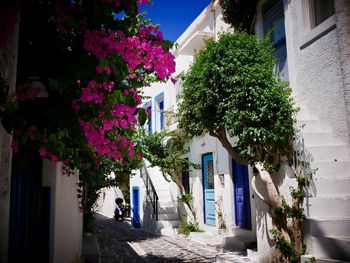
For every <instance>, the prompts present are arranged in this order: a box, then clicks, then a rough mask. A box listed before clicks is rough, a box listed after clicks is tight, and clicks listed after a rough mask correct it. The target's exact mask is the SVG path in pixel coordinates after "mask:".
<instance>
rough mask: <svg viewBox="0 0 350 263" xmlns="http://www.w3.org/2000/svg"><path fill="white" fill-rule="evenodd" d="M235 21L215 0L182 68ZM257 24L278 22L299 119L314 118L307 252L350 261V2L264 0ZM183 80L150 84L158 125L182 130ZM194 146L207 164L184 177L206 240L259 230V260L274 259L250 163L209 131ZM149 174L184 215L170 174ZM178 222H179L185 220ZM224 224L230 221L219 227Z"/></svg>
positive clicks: (276, 34)
mask: <svg viewBox="0 0 350 263" xmlns="http://www.w3.org/2000/svg"><path fill="white" fill-rule="evenodd" d="M228 28H229V26H228V25H227V24H225V23H224V22H223V21H222V14H221V9H220V6H219V4H218V1H213V2H212V3H211V4H210V5H209V6H208V7H207V8H206V9H205V10H203V12H202V13H201V14H200V15H199V16H198V17H197V19H196V20H195V21H194V22H193V23H192V24H191V25H190V26H189V27H188V28H187V30H186V31H185V32H184V33H183V34H182V35H181V36H180V38H179V39H178V40H177V41H176V42H177V43H178V47H177V49H175V50H174V52H173V53H174V55H175V61H176V73H175V76H176V77H179V76H181V75H182V73H184V72H186V71H187V70H188V68H189V66H190V65H191V63H193V61H194V55H195V53H196V52H197V51H198V50H200V49H201V48H202V47H203V45H204V41H205V39H206V38H209V37H213V38H217V37H218V33H219V32H220V31H222V30H227V29H228ZM255 29H256V34H257V36H258V37H263V35H264V34H266V32H268V31H269V30H271V29H272V30H273V31H272V37H273V41H274V45H275V53H274V55H275V57H276V58H277V66H278V68H279V70H280V71H281V72H282V73H283V78H284V79H285V80H287V81H289V83H290V86H291V88H292V90H293V97H294V99H295V102H296V104H297V106H298V107H300V112H299V114H298V125H305V127H304V128H303V129H302V137H303V139H304V140H303V141H304V146H305V152H306V153H307V159H308V161H310V162H311V167H312V168H317V169H318V171H317V172H316V175H315V178H314V180H313V182H312V184H311V186H310V188H309V189H307V193H308V196H307V198H306V200H305V214H306V217H307V220H306V224H305V225H306V226H305V240H306V243H307V254H308V255H307V256H305V257H303V258H304V259H305V258H308V257H312V256H314V257H315V258H316V260H319V262H321V259H322V260H324V261H322V262H343V261H345V260H346V261H350V151H349V150H350V148H349V146H350V141H349V135H350V122H349V116H350V114H349V113H350V92H349V91H350V2H349V1H345V0H325V1H317V0H306V1H303V0H295V1H290V0H284V1H283V0H280V1H272V0H270V1H259V3H258V5H257V17H256V23H255ZM178 79H179V80H178V82H177V83H176V84H175V85H174V84H172V83H171V82H170V81H169V82H167V83H164V84H160V83H157V84H153V85H152V86H151V87H147V88H145V89H144V92H145V95H146V96H149V97H150V99H148V100H147V101H145V104H144V107H146V108H148V107H150V108H151V109H152V122H151V123H150V125H149V127H147V129H148V130H149V131H160V130H161V129H162V128H163V127H164V128H166V129H168V130H171V131H174V130H176V129H177V124H176V120H175V119H174V118H173V114H172V113H175V112H176V110H177V102H178V95H179V94H180V93H181V80H180V78H178ZM208 99H210V98H208ZM163 111H164V112H163ZM189 147H190V152H189V154H188V158H189V159H190V160H191V161H192V162H193V163H197V164H200V165H201V169H198V170H193V171H191V172H190V173H189V178H188V181H187V180H185V181H186V182H188V183H187V184H188V186H187V188H189V192H191V193H192V194H193V196H194V200H193V203H194V207H195V209H196V211H197V220H198V221H199V225H200V227H201V228H203V229H205V230H206V234H207V236H205V237H207V240H209V239H210V238H208V237H210V235H209V234H213V236H212V237H213V238H211V239H210V241H208V242H211V243H215V242H217V243H219V240H220V239H216V236H217V235H216V234H217V233H220V234H221V236H222V237H225V238H226V239H225V238H224V243H225V242H226V245H227V246H228V247H229V246H234V245H237V242H235V241H233V242H231V243H230V241H229V240H231V241H232V240H234V239H230V238H229V237H231V236H236V237H237V236H240V237H241V238H243V240H244V241H254V238H253V239H252V237H256V240H257V250H258V252H257V255H256V259H257V261H258V262H272V259H271V251H272V246H273V241H272V236H271V235H270V233H269V230H270V229H271V218H270V216H269V214H268V208H267V206H266V205H265V204H264V203H263V201H261V200H260V199H259V198H258V196H257V195H256V194H255V193H254V192H253V190H252V188H251V183H250V182H251V178H252V173H251V169H250V168H249V167H244V166H240V165H237V164H235V163H234V162H232V159H231V158H230V156H229V154H228V153H227V152H226V150H225V149H224V148H223V147H222V146H221V143H220V142H219V141H218V140H217V139H215V138H213V137H211V136H209V135H203V136H202V137H198V138H194V139H193V140H191V142H190V143H189ZM157 173H158V175H156V174H157ZM148 174H149V177H150V178H151V181H152V182H153V186H154V188H155V192H156V193H157V194H158V198H159V203H162V202H163V201H164V200H166V202H167V205H168V207H173V209H174V210H176V209H177V217H176V216H173V217H171V220H170V219H169V220H170V221H174V222H175V220H177V222H178V220H179V219H180V217H181V215H182V210H181V209H180V210H179V208H177V204H178V203H177V202H176V199H177V195H178V191H177V190H176V187H175V184H173V183H171V184H169V183H166V181H162V176H159V170H158V171H157V169H156V168H151V169H150V168H148ZM281 174H282V175H283V171H281ZM139 175H140V174H137V175H136V176H134V177H133V178H132V180H131V204H132V205H133V201H132V200H133V198H134V197H133V194H134V195H136V194H137V195H138V204H139V207H138V208H137V209H139V210H138V212H137V213H138V214H139V216H140V218H139V221H140V222H139V223H140V226H141V227H144V228H147V224H145V225H143V218H147V216H145V214H147V211H153V210H152V209H150V210H147V209H146V205H145V204H150V203H151V202H146V201H147V200H148V201H149V198H148V197H147V196H148V195H147V191H146V190H145V183H144V180H142V179H141V177H140V176H139ZM281 178H282V182H281V185H280V189H279V190H280V193H281V194H283V195H288V192H289V191H288V186H289V185H290V184H293V181H294V179H293V178H289V177H288V176H282V177H281ZM133 189H136V191H135V192H134V193H133ZM137 189H139V190H137ZM166 193H168V194H166ZM160 206H161V205H160ZM174 214H176V213H175V212H174ZM154 218H155V217H154ZM164 218H167V217H166V216H165V217H164ZM164 218H163V219H164ZM158 221H161V220H158ZM174 222H172V224H171V225H172V226H177V224H176V223H174ZM223 222H224V225H225V226H226V229H225V230H220V228H223V224H222V223H223ZM157 224H158V225H159V223H155V224H154V225H157ZM163 226H165V223H163ZM159 227H160V228H161V226H159ZM158 232H159V231H158ZM160 232H161V231H160ZM165 232H167V231H165ZM167 233H171V231H170V232H169V231H168V232H167ZM202 235H205V234H202ZM192 236H193V237H195V234H193V235H192ZM213 240H214V241H213ZM225 240H226V241H225ZM239 240H240V239H239ZM202 241H203V240H202ZM221 241H222V240H221ZM236 241H237V240H236ZM248 243H249V242H248ZM245 244H247V242H245ZM237 246H239V245H237ZM240 249H241V248H240ZM304 259H303V260H304ZM332 260H334V261H332Z"/></svg>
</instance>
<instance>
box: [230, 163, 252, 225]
mask: <svg viewBox="0 0 350 263" xmlns="http://www.w3.org/2000/svg"><path fill="white" fill-rule="evenodd" d="M232 164H233V167H232V168H233V181H234V195H235V196H234V197H235V211H236V213H235V217H236V225H237V226H239V227H241V228H245V229H251V217H250V199H249V176H248V166H247V165H241V164H238V163H236V162H234V161H233V160H232Z"/></svg>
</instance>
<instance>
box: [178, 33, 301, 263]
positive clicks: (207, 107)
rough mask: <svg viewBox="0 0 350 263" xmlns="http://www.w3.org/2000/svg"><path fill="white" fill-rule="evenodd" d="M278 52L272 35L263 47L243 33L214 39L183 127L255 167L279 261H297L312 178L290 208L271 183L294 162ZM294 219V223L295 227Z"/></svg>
mask: <svg viewBox="0 0 350 263" xmlns="http://www.w3.org/2000/svg"><path fill="white" fill-rule="evenodd" d="M272 52H273V48H272V47H271V45H270V41H269V37H265V38H264V39H263V40H262V41H259V40H258V39H257V38H256V37H255V36H252V35H249V34H247V33H243V32H236V33H234V34H233V33H224V34H222V35H221V36H220V38H219V40H218V41H217V42H215V41H214V40H209V41H208V42H207V43H206V45H205V48H204V49H203V50H201V51H200V52H199V53H198V54H197V56H196V58H195V63H194V64H193V65H192V66H191V68H190V69H189V71H188V72H187V74H186V75H185V77H184V84H183V93H182V99H183V100H182V101H181V103H180V105H179V113H178V121H179V127H180V129H182V130H183V131H184V132H185V134H186V135H189V136H191V137H194V136H200V135H202V134H203V133H209V134H210V135H211V136H214V137H215V138H217V139H218V140H219V141H220V142H221V143H222V145H223V147H224V148H225V149H226V150H227V151H228V152H229V154H230V155H231V156H232V158H233V159H234V160H235V161H236V162H238V163H241V164H249V165H251V166H252V167H254V173H255V175H258V176H259V177H260V179H261V181H262V182H263V183H264V184H265V186H266V193H264V196H261V198H263V199H264V200H265V201H266V203H267V204H268V205H269V206H270V207H271V216H272V221H273V222H272V223H273V227H274V230H275V234H274V233H272V234H273V235H274V237H275V240H276V244H277V246H276V247H277V250H276V251H277V253H276V257H277V258H278V260H279V262H298V260H299V258H300V255H301V254H302V253H303V246H302V239H301V235H300V228H301V224H300V222H301V219H302V214H303V213H302V207H301V204H302V200H303V196H302V193H303V189H302V188H303V186H304V185H305V183H306V180H305V179H304V180H303V179H302V178H304V175H302V174H301V175H300V181H301V182H302V183H301V184H299V186H298V189H294V194H293V195H292V197H293V198H294V199H293V206H292V207H289V206H288V204H287V203H286V202H284V201H283V198H282V197H280V196H279V192H278V188H277V186H276V184H275V183H274V180H273V177H275V176H277V175H278V170H279V168H280V165H281V163H282V162H283V161H284V160H288V159H289V160H290V159H291V158H290V157H291V154H292V153H293V141H294V139H295V136H296V129H295V128H294V126H295V123H296V112H297V108H296V107H295V105H294V102H293V99H292V98H291V96H290V95H291V89H290V88H289V87H288V86H287V83H286V82H283V81H281V80H280V78H279V76H278V75H277V74H276V72H275V68H274V65H275V59H274V58H273V56H272ZM233 141H235V144H233V143H232V142H233ZM254 179H255V177H254ZM294 201H295V202H294ZM291 211H292V212H291ZM288 218H292V219H293V220H294V221H295V224H294V225H293V229H290V228H289V227H288V225H287V220H288ZM277 237H278V238H277ZM278 239H279V240H283V241H286V242H285V243H286V244H283V245H282V246H279V245H278V244H282V243H283V242H278ZM287 245H288V249H284V250H283V248H285V247H286V246H287ZM285 251H287V252H286V253H285ZM288 253H289V254H288ZM287 254H288V255H287ZM290 258H293V259H292V260H290ZM295 259H296V261H295Z"/></svg>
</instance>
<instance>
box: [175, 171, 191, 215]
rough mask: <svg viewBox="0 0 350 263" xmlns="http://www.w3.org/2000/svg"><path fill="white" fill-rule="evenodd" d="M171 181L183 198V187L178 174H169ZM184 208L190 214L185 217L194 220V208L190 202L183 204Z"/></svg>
mask: <svg viewBox="0 0 350 263" xmlns="http://www.w3.org/2000/svg"><path fill="white" fill-rule="evenodd" d="M169 174H170V176H171V178H172V180H173V181H174V182H175V184H176V185H177V187H178V188H179V191H180V195H181V196H183V195H184V194H185V187H184V186H183V183H182V180H181V177H180V175H179V173H178V172H173V173H169ZM183 203H184V205H185V206H187V208H188V210H189V211H190V214H187V216H189V217H190V218H191V219H193V220H195V218H196V216H195V214H196V212H195V209H194V207H193V206H192V204H191V203H190V202H183Z"/></svg>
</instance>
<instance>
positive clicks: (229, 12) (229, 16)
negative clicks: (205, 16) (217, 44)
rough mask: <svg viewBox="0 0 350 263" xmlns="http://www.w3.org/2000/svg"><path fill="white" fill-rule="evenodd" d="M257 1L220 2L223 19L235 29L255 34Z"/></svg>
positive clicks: (232, 0)
mask: <svg viewBox="0 0 350 263" xmlns="http://www.w3.org/2000/svg"><path fill="white" fill-rule="evenodd" d="M257 2H258V1H257V0H219V3H220V6H221V8H222V13H223V19H224V21H225V22H226V23H227V24H230V25H232V26H233V27H234V28H235V29H239V30H241V31H245V32H248V33H250V34H254V24H255V19H256V5H257Z"/></svg>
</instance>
